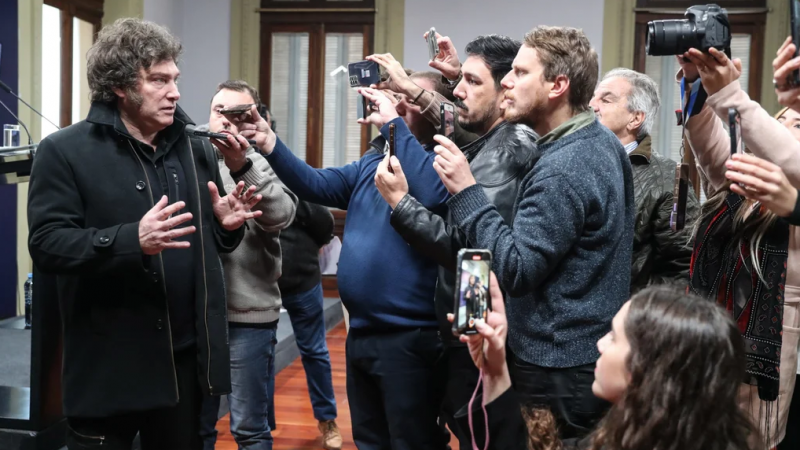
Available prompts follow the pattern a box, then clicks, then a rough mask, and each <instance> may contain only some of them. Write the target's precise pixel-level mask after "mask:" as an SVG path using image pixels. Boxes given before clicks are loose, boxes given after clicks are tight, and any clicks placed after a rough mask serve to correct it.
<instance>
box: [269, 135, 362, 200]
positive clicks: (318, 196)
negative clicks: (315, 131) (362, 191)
mask: <svg viewBox="0 0 800 450" xmlns="http://www.w3.org/2000/svg"><path fill="white" fill-rule="evenodd" d="M267 161H268V162H269V165H270V166H271V167H272V169H273V170H274V171H275V173H276V174H277V175H278V178H280V179H281V181H283V183H284V184H285V185H286V186H287V187H288V188H289V189H290V190H291V191H292V192H294V193H295V194H296V195H297V197H298V198H300V199H301V200H305V201H309V202H312V203H318V204H320V205H325V206H329V207H333V208H340V209H347V206H348V205H349V204H350V197H351V196H352V194H353V190H354V189H355V186H356V183H357V182H358V174H359V166H360V164H359V162H360V161H356V162H354V163H351V164H348V165H346V166H344V167H337V168H329V169H315V168H313V167H311V166H309V165H308V164H306V163H305V161H301V160H300V158H298V157H297V156H295V155H294V154H293V153H292V151H291V150H289V148H288V147H286V145H284V143H283V142H282V141H281V140H280V139H278V140H277V141H276V143H275V148H274V149H273V150H272V152H271V153H270V154H269V156H267Z"/></svg>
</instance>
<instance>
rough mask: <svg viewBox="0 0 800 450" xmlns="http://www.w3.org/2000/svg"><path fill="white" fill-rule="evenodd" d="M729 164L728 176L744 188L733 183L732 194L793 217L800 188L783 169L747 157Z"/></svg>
mask: <svg viewBox="0 0 800 450" xmlns="http://www.w3.org/2000/svg"><path fill="white" fill-rule="evenodd" d="M725 165H726V166H727V168H728V170H727V171H726V172H725V177H726V178H728V179H729V180H731V181H733V182H734V183H741V184H742V185H743V186H742V185H739V184H731V191H733V192H734V193H736V194H739V195H742V196H744V197H747V198H749V199H751V200H755V201H757V202H761V204H762V205H764V206H765V207H767V208H768V209H769V210H771V211H772V212H774V213H775V214H777V215H778V216H780V217H789V215H791V214H792V211H794V207H795V205H797V189H795V188H794V186H792V184H791V183H789V179H788V178H786V175H785V174H784V173H783V170H781V168H780V167H778V166H776V165H775V164H772V163H771V162H769V161H766V160H764V159H761V158H757V157H755V156H752V155H747V154H740V155H733V158H732V160H730V161H728V162H727V163H725Z"/></svg>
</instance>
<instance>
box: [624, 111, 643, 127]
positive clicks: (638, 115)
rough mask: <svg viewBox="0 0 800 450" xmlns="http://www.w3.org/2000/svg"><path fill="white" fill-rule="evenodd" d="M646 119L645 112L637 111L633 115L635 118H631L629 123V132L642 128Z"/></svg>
mask: <svg viewBox="0 0 800 450" xmlns="http://www.w3.org/2000/svg"><path fill="white" fill-rule="evenodd" d="M644 119H645V114H644V112H642V111H636V112H635V113H633V117H632V118H631V120H630V122H628V131H635V130H638V129H639V128H641V126H642V124H643V123H644Z"/></svg>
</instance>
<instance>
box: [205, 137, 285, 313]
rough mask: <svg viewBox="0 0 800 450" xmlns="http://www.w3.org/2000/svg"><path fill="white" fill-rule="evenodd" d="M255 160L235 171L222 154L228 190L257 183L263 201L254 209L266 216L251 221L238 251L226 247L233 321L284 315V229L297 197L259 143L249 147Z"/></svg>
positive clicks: (224, 261)
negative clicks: (259, 149) (280, 284)
mask: <svg viewBox="0 0 800 450" xmlns="http://www.w3.org/2000/svg"><path fill="white" fill-rule="evenodd" d="M247 157H248V158H249V159H250V160H251V161H252V162H253V165H252V166H251V167H250V169H249V170H247V171H246V172H245V173H242V174H237V175H238V176H236V177H232V176H231V171H230V169H228V167H227V166H226V165H225V162H224V161H223V160H222V159H220V160H219V173H220V175H221V176H222V182H223V183H225V191H227V192H233V191H234V190H235V189H236V184H237V183H239V182H240V181H244V188H245V189H248V188H250V187H251V186H255V187H256V191H255V194H256V195H258V194H261V196H262V197H261V201H259V202H258V203H256V205H255V206H254V207H253V211H261V212H262V214H261V217H258V218H256V219H250V220H248V221H247V229H246V230H245V233H244V239H242V243H241V244H239V246H238V247H237V248H236V250H234V251H233V252H232V253H223V254H221V255H220V257H221V258H222V267H223V269H224V270H225V284H226V286H227V297H228V322H235V323H251V324H252V323H269V322H274V321H277V320H278V317H279V316H280V309H281V293H280V290H279V289H278V278H279V277H280V276H281V258H282V255H281V244H280V240H279V238H280V232H281V230H283V229H284V228H286V227H288V226H289V225H290V224H291V223H292V221H293V220H294V215H295V211H296V208H297V197H296V196H295V195H294V194H293V193H292V192H291V191H289V189H287V188H286V187H285V186H284V185H283V183H281V182H280V180H278V177H277V176H276V175H275V172H274V171H273V170H272V167H270V166H269V163H268V162H267V159H266V158H264V157H263V156H261V155H260V154H258V153H256V151H255V150H254V149H253V148H250V149H249V150H248V151H247Z"/></svg>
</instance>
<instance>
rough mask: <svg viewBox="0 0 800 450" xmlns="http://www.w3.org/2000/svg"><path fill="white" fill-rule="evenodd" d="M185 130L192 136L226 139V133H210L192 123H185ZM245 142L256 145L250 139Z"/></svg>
mask: <svg viewBox="0 0 800 450" xmlns="http://www.w3.org/2000/svg"><path fill="white" fill-rule="evenodd" d="M185 130H186V133H187V134H190V135H192V136H197V137H207V138H214V139H219V140H220V141H227V140H228V135H227V134H225V133H212V132H210V131H201V130H198V129H197V127H195V126H194V125H192V124H188V125H186V128H185ZM247 143H248V144H250V145H257V143H256V141H254V140H252V139H247Z"/></svg>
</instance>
